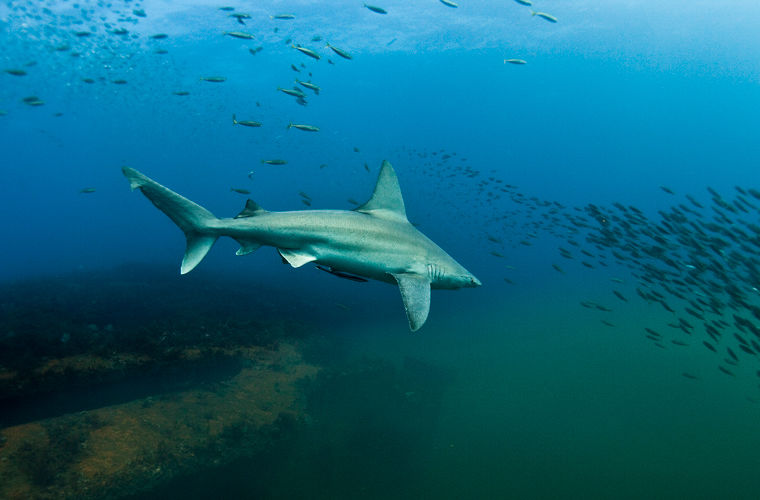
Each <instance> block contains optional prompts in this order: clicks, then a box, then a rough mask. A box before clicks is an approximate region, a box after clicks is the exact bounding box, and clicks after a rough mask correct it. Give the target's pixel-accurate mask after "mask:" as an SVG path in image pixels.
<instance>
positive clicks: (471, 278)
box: [467, 276, 483, 287]
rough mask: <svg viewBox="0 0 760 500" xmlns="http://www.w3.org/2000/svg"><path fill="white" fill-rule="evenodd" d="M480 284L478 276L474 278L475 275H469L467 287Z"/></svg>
mask: <svg viewBox="0 0 760 500" xmlns="http://www.w3.org/2000/svg"><path fill="white" fill-rule="evenodd" d="M482 284H483V283H481V282H480V280H479V279H478V278H476V277H475V276H470V283H469V284H468V285H467V286H468V287H476V286H480V285H482Z"/></svg>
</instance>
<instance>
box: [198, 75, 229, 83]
mask: <svg viewBox="0 0 760 500" xmlns="http://www.w3.org/2000/svg"><path fill="white" fill-rule="evenodd" d="M201 81H202V82H213V83H222V82H226V81H227V78H225V77H223V76H202V77H201Z"/></svg>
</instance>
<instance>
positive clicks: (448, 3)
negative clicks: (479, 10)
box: [441, 0, 459, 9]
mask: <svg viewBox="0 0 760 500" xmlns="http://www.w3.org/2000/svg"><path fill="white" fill-rule="evenodd" d="M441 3H442V4H443V5H445V6H446V7H451V8H452V9H456V8H457V7H459V4H456V3H454V2H452V1H451V0H441Z"/></svg>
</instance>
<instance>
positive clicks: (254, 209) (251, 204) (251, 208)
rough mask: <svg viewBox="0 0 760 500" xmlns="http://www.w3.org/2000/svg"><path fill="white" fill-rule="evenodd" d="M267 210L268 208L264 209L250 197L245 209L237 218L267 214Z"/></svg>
mask: <svg viewBox="0 0 760 500" xmlns="http://www.w3.org/2000/svg"><path fill="white" fill-rule="evenodd" d="M267 212H268V210H264V209H263V208H261V205H259V204H258V203H256V202H255V201H253V200H252V199H250V198H248V201H246V202H245V208H243V211H242V212H240V213H239V214H237V215H236V216H235V218H236V219H242V218H244V217H253V216H256V215H261V214H265V213H267Z"/></svg>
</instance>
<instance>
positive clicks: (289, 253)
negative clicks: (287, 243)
mask: <svg viewBox="0 0 760 500" xmlns="http://www.w3.org/2000/svg"><path fill="white" fill-rule="evenodd" d="M277 251H278V252H280V255H282V258H283V259H285V260H287V261H288V264H290V265H291V266H293V267H301V266H302V265H304V264H308V263H309V262H314V261H315V260H317V258H316V257H314V256H313V255H311V254H309V253H307V252H304V251H303V250H287V249H285V248H278V249H277Z"/></svg>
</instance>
